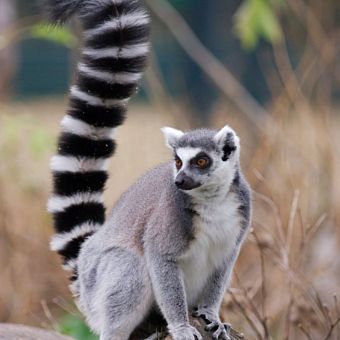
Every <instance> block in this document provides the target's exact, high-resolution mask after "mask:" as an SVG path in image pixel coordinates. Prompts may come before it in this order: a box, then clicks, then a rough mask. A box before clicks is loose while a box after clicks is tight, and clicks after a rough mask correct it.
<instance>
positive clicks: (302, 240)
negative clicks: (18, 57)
mask: <svg viewBox="0 0 340 340" xmlns="http://www.w3.org/2000/svg"><path fill="white" fill-rule="evenodd" d="M63 110H64V104H63V103H61V102H59V101H53V100H51V101H44V102H39V103H24V104H11V105H8V106H3V107H1V108H0V159H1V162H0V187H1V190H0V282H1V288H0V321H4V322H21V323H26V324H31V325H40V326H41V325H43V326H48V327H53V326H55V320H56V319H57V317H58V316H59V315H60V314H62V313H64V312H65V310H67V311H69V310H71V311H74V307H72V305H71V298H70V295H69V293H68V290H67V280H66V278H65V274H64V273H63V272H62V270H61V269H60V266H59V260H58V258H57V257H56V256H55V255H54V254H52V253H51V252H50V251H49V249H48V241H49V237H50V235H51V232H52V228H51V221H50V218H49V216H48V215H47V213H46V211H45V205H46V200H47V196H48V192H49V185H50V184H49V182H50V180H49V170H48V162H49V158H50V156H51V154H52V152H53V144H54V139H55V136H56V134H57V129H58V124H59V120H60V118H61V115H62V112H63ZM154 111H155V110H154V109H152V108H145V107H135V108H133V109H132V110H131V112H130V115H129V119H128V120H127V123H126V124H125V125H124V126H123V127H122V128H121V129H120V130H119V132H118V136H117V137H118V141H119V146H120V147H119V149H118V153H117V155H116V157H115V158H114V160H113V161H112V171H111V173H112V176H111V179H110V182H109V184H108V188H109V189H108V190H107V193H106V200H107V202H108V206H112V204H113V202H114V201H115V199H116V198H117V197H118V196H119V194H121V193H122V192H123V190H124V189H126V188H127V187H128V185H129V184H130V183H132V182H133V181H134V180H135V179H136V178H137V177H138V176H139V175H140V174H142V173H143V172H144V170H146V169H148V168H150V167H152V166H153V165H155V164H157V163H159V162H160V161H163V160H166V159H168V157H169V152H168V151H167V150H166V148H165V147H164V146H163V141H162V136H161V134H160V132H159V127H161V126H162V125H171V124H173V118H172V117H170V116H169V115H166V114H156V113H155V112H154ZM218 111H219V112H217V113H216V117H215V125H216V126H221V125H223V124H224V123H225V122H228V123H230V125H232V126H233V127H234V128H235V129H236V130H237V131H238V132H239V134H240V136H241V140H242V146H243V156H242V157H243V159H242V163H243V167H244V169H245V172H246V173H247V177H248V179H249V181H250V182H251V185H252V188H253V189H254V219H253V228H254V231H253V233H252V234H251V235H250V236H249V238H248V241H247V242H246V245H245V247H244V249H243V251H242V253H241V256H240V258H239V261H238V264H237V268H236V274H235V276H234V281H233V284H232V288H231V290H230V291H231V293H230V294H228V295H226V298H225V304H224V306H223V310H222V315H223V317H224V318H225V319H227V320H228V321H229V322H231V323H232V324H233V325H234V326H235V327H236V328H238V329H242V330H243V331H244V333H245V334H247V335H248V336H249V338H250V339H253V338H258V339H269V338H273V339H303V338H307V339H337V338H339V337H340V326H338V325H335V323H336V322H337V320H339V317H340V314H339V308H340V306H337V299H338V298H337V297H336V296H339V299H340V289H339V277H340V259H339V244H340V230H339V221H340V209H339V208H340V194H339V192H340V160H339V152H340V136H339V134H338V130H339V127H340V122H339V117H335V116H334V115H332V114H329V115H324V114H323V115H321V114H319V113H318V110H317V109H315V110H314V111H315V112H311V111H310V109H306V108H304V109H301V110H297V109H296V110H294V111H292V112H289V113H287V114H285V115H282V114H281V115H280V116H278V115H276V117H275V123H276V124H277V126H278V136H281V138H274V139H267V138H265V137H263V136H262V137H261V138H259V137H256V136H255V133H254V131H253V128H252V127H251V126H249V125H248V124H247V123H246V122H245V121H244V119H243V118H242V117H241V116H240V115H237V114H232V113H228V114H226V113H223V112H224V111H223V110H218ZM177 125H178V126H181V124H180V123H178V124H177ZM272 128H273V127H271V126H268V130H271V129H272Z"/></svg>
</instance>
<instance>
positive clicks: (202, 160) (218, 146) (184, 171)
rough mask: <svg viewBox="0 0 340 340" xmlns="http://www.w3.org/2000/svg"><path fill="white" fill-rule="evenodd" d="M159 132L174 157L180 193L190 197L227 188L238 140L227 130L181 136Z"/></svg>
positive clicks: (236, 154)
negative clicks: (223, 186)
mask: <svg viewBox="0 0 340 340" xmlns="http://www.w3.org/2000/svg"><path fill="white" fill-rule="evenodd" d="M162 131H163V133H164V135H165V138H166V143H167V145H168V146H169V147H170V148H171V149H172V150H173V153H174V180H175V184H176V186H177V187H178V188H179V189H181V190H185V191H187V192H188V193H189V194H191V193H192V194H193V193H198V192H208V191H209V190H210V189H211V190H212V191H214V190H216V188H219V187H220V186H221V185H224V184H225V185H230V183H231V181H232V179H233V176H234V173H235V167H236V164H237V162H238V158H239V148H240V147H239V138H238V137H237V135H236V134H235V132H234V131H233V130H232V129H231V128H230V127H229V126H225V127H224V128H223V129H221V130H220V131H218V132H216V131H211V130H195V131H191V132H187V133H184V132H182V131H179V130H175V129H172V128H163V129H162Z"/></svg>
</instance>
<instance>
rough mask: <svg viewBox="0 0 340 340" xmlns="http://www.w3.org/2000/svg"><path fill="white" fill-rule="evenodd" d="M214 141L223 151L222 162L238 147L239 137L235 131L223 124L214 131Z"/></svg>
mask: <svg viewBox="0 0 340 340" xmlns="http://www.w3.org/2000/svg"><path fill="white" fill-rule="evenodd" d="M214 141H215V143H216V144H217V145H218V146H219V148H220V149H221V150H222V152H223V155H222V160H223V161H224V162H225V161H227V160H228V159H229V157H230V155H231V154H232V153H233V152H234V151H236V150H237V149H238V148H239V147H240V139H239V138H238V136H237V135H236V133H235V131H234V130H233V129H232V128H231V127H230V126H228V125H226V126H224V127H223V128H222V129H221V130H220V131H218V132H217V133H216V135H215V137H214Z"/></svg>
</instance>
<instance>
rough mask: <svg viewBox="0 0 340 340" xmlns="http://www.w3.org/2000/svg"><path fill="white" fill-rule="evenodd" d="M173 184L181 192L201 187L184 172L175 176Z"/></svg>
mask: <svg viewBox="0 0 340 340" xmlns="http://www.w3.org/2000/svg"><path fill="white" fill-rule="evenodd" d="M175 184H176V186H177V188H179V189H181V190H192V189H195V188H198V187H199V186H201V183H199V182H196V181H194V180H193V179H192V178H191V177H189V176H188V175H187V174H186V173H185V172H180V173H179V174H178V175H177V177H176V180H175Z"/></svg>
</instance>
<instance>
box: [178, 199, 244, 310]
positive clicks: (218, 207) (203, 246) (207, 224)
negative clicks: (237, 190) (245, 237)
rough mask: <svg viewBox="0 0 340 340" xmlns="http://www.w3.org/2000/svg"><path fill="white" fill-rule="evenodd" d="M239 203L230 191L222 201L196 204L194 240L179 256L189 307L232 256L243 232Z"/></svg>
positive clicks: (195, 301)
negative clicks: (210, 278)
mask: <svg viewBox="0 0 340 340" xmlns="http://www.w3.org/2000/svg"><path fill="white" fill-rule="evenodd" d="M238 206H239V202H238V200H237V199H236V196H235V194H234V193H230V194H229V195H228V196H227V197H226V199H225V200H223V201H222V202H221V201H220V202H218V203H217V202H215V203H213V202H209V203H200V204H197V206H195V210H196V211H197V212H198V214H199V215H198V216H196V217H195V218H194V226H195V228H196V234H195V236H196V237H195V240H194V241H193V242H192V243H191V245H190V248H189V249H188V251H187V252H186V253H185V254H184V255H183V256H182V257H181V259H180V262H179V264H180V267H181V268H182V270H183V274H184V282H185V287H186V294H187V301H188V304H189V306H190V305H193V304H196V303H197V302H198V301H197V299H198V297H199V296H200V295H201V292H202V290H203V289H204V284H205V283H206V281H207V279H208V277H209V276H210V275H211V274H212V272H213V271H214V269H215V268H217V267H218V266H220V265H221V264H222V263H223V262H224V261H225V260H226V259H227V258H228V256H230V255H231V253H232V251H233V250H234V247H235V244H236V240H237V238H238V236H239V234H240V232H241V227H240V215H239V213H238Z"/></svg>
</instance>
